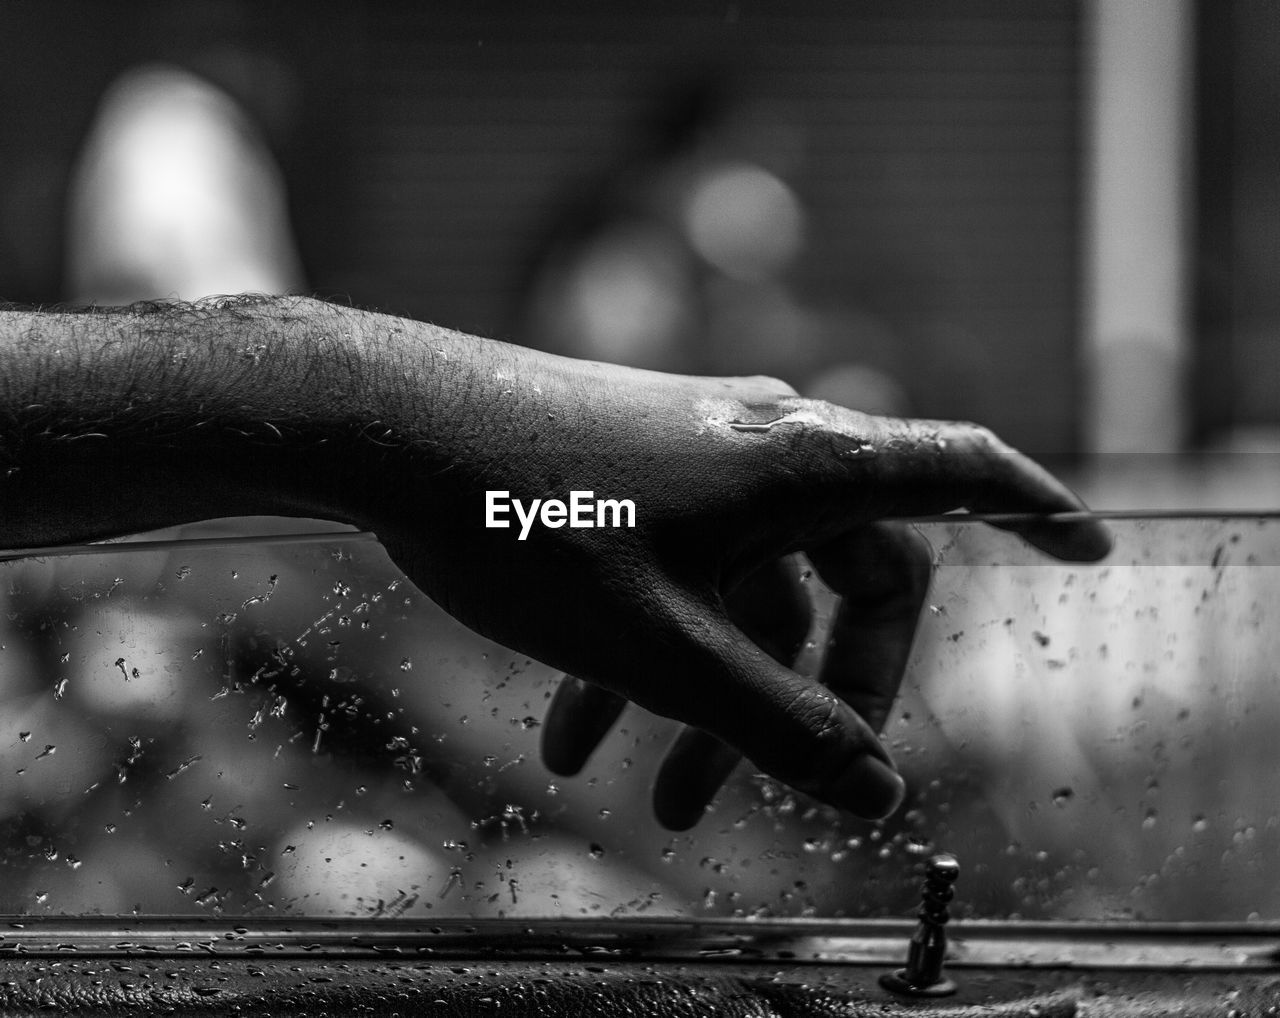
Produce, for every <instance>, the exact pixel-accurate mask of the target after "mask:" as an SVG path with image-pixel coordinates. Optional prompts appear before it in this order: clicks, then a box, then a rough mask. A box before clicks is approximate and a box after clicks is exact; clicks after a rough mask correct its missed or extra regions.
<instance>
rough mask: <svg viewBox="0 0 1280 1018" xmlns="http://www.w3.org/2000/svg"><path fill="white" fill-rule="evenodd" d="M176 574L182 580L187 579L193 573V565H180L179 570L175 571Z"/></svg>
mask: <svg viewBox="0 0 1280 1018" xmlns="http://www.w3.org/2000/svg"><path fill="white" fill-rule="evenodd" d="M174 575H175V576H176V577H177V578H178V579H180V580H185V579H186V578H187V577H188V576H190V575H191V567H190V566H179V567H178V571H177V572H176V573H174Z"/></svg>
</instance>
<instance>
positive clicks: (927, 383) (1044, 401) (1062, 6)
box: [0, 0, 1280, 456]
mask: <svg viewBox="0 0 1280 1018" xmlns="http://www.w3.org/2000/svg"><path fill="white" fill-rule="evenodd" d="M1278 44H1280V14H1278V13H1277V11H1276V9H1275V6H1274V5H1273V4H1270V3H1268V2H1266V0H1216V2H1203V3H1197V2H1194V0H1123V2H1114V3H1113V2H1107V0H1097V2H1055V0H1047V2H1043V3H1036V4H1025V3H1018V2H1016V0H973V2H968V3H964V4H943V3H932V2H927V0H894V2H888V0H860V2H857V3H846V2H834V0H798V2H797V3H795V4H789V5H787V6H786V8H785V9H783V8H782V7H779V6H777V5H772V4H767V3H760V2H723V0H716V2H694V3H683V2H682V3H665V2H641V3H639V4H635V5H628V7H627V9H626V10H625V11H618V10H615V9H608V10H606V9H605V8H602V7H601V6H600V5H598V4H591V3H587V2H574V0H568V2H563V0H557V2H554V3H547V4H539V5H537V7H536V8H531V7H529V6H528V5H522V4H516V3H495V2H479V3H468V4H460V3H458V4H455V3H437V4H429V5H424V4H413V3H392V2H385V3H374V4H367V5H359V7H358V8H356V7H353V6H352V5H347V4H335V3H325V2H321V3H310V2H308V3H290V2H279V3H273V4H269V5H261V4H251V3H235V2H184V3H124V4H111V5H102V4H95V3H89V2H83V3H77V2H67V0H54V2H50V3H39V4H37V3H24V2H15V3H8V4H5V5H4V6H3V9H0V47H2V48H3V53H4V59H3V61H0V94H2V95H3V97H4V101H3V103H2V104H0V296H3V297H4V298H5V299H8V300H13V301H51V300H60V299H73V298H77V297H79V298H98V299H101V298H102V297H103V296H104V295H103V294H100V293H93V292H90V291H91V290H92V288H93V287H92V286H91V285H86V284H89V283H95V282H96V281H94V280H86V279H84V278H83V277H77V275H76V273H77V271H81V270H77V268H76V265H77V257H78V255H77V251H76V250H75V241H74V240H73V239H72V238H71V237H69V234H68V231H69V229H71V228H72V227H74V226H75V220H74V216H71V215H70V214H69V209H70V208H72V207H73V205H74V203H73V202H72V201H71V198H72V195H73V192H74V181H75V179H76V177H75V173H76V165H77V163H76V160H77V158H78V157H80V156H82V155H84V154H85V153H86V146H87V145H88V139H89V138H90V135H91V131H92V129H93V127H94V125H95V122H97V123H99V124H101V121H100V120H99V121H95V118H96V117H98V118H100V117H101V116H103V114H104V108H103V102H104V97H106V98H108V99H109V97H110V96H111V94H112V93H111V89H112V86H113V85H116V86H119V85H120V82H121V76H122V75H127V74H129V73H130V72H132V71H136V70H137V69H138V68H139V67H143V66H146V65H148V64H154V63H156V62H160V63H161V64H163V65H167V66H168V67H170V68H172V69H181V70H183V71H185V72H188V73H190V74H194V75H197V76H198V77H199V80H200V81H202V82H204V83H207V85H209V86H211V87H212V88H214V89H216V90H217V91H218V93H219V94H221V95H223V96H225V97H226V98H227V99H228V100H229V101H231V102H234V103H235V104H236V105H237V107H238V109H239V111H240V116H241V117H242V121H243V122H242V124H241V128H240V129H241V130H243V131H245V132H248V133H249V134H250V135H251V141H252V144H253V145H254V146H260V147H261V149H262V150H263V153H264V154H265V156H266V157H267V158H269V159H270V161H271V163H273V164H274V166H275V167H276V168H278V169H277V170H276V171H275V172H278V174H279V179H280V181H281V182H282V184H283V186H284V188H285V190H284V191H283V192H282V193H283V196H284V197H283V200H284V202H285V207H284V211H285V213H286V214H287V218H288V223H289V225H290V228H291V232H292V235H293V236H294V237H295V238H296V255H293V256H291V257H294V258H295V260H294V261H292V262H291V263H290V271H291V272H292V275H291V276H290V277H289V278H288V279H287V281H289V282H292V283H293V284H294V285H295V286H296V288H298V289H305V290H308V291H313V292H316V293H319V294H323V295H330V296H341V297H344V298H349V299H350V300H352V301H354V302H356V303H358V304H362V305H369V306H374V307H378V308H382V309H385V310H388V311H392V312H395V313H399V314H406V315H412V316H415V317H422V318H426V319H429V320H432V321H436V322H439V323H441V324H446V325H449V326H451V327H456V328H459V329H463V330H467V331H473V332H476V333H480V334H483V335H488V336H493V337H498V338H507V339H511V340H514V341H519V342H528V343H532V344H539V345H545V346H554V345H556V344H559V345H561V346H563V347H569V348H573V347H581V346H582V345H583V344H584V343H585V342H588V341H586V340H583V339H582V334H583V333H584V332H585V331H586V329H587V326H588V325H590V326H592V327H595V328H596V335H597V338H596V339H595V340H594V342H595V343H596V344H597V345H598V346H599V347H600V349H598V350H595V351H594V352H596V353H600V354H608V355H611V356H612V357H613V359H617V360H628V359H630V360H636V361H647V362H653V363H668V364H670V365H672V366H675V367H681V366H691V367H696V368H697V369H699V370H703V369H705V370H709V371H741V372H751V371H756V370H762V369H763V370H768V371H773V372H776V373H779V374H783V375H785V376H786V377H788V378H789V379H790V380H792V381H793V382H795V383H796V384H798V385H801V386H805V387H807V388H808V389H810V390H811V391H816V392H819V393H821V394H829V395H834V396H842V395H844V396H850V397H851V396H859V395H862V396H865V397H866V399H865V400H864V402H868V403H878V404H880V405H883V406H884V407H886V408H889V409H903V410H906V411H908V412H911V413H916V414H922V415H929V416H939V417H963V418H973V419H977V420H981V421H983V422H985V423H988V424H990V425H991V426H992V427H993V428H994V429H996V430H997V431H998V432H999V433H1000V434H1002V435H1003V436H1004V437H1006V438H1007V439H1008V440H1009V441H1011V442H1012V443H1013V444H1015V445H1017V446H1018V447H1020V448H1024V449H1026V450H1028V451H1031V452H1035V453H1038V454H1042V455H1053V456H1078V455H1081V454H1088V453H1091V452H1095V451H1099V450H1106V451H1118V450H1119V451H1127V452H1135V451H1139V452H1156V451H1159V452H1168V451H1175V450H1181V449H1186V448H1206V447H1214V448H1218V447H1224V446H1238V445H1240V444H1241V443H1248V444H1249V446H1250V447H1251V448H1255V447H1256V446H1257V444H1258V442H1259V440H1260V439H1261V440H1262V441H1263V443H1264V444H1269V438H1267V437H1266V436H1268V435H1269V433H1270V429H1271V428H1272V427H1273V426H1274V425H1275V423H1276V421H1277V414H1278V413H1280V409H1278V408H1277V405H1276V401H1275V400H1274V399H1272V393H1273V392H1274V391H1275V390H1276V386H1277V383H1278V382H1280V352H1278V350H1277V344H1275V343H1274V342H1273V341H1272V340H1273V336H1274V332H1275V325H1276V319H1277V314H1278V308H1277V302H1280V297H1277V296H1276V288H1275V287H1274V286H1273V285H1270V283H1271V280H1272V279H1274V277H1275V273H1276V270H1277V267H1278V265H1277V260H1278V259H1280V252H1278V251H1277V241H1276V238H1277V237H1278V236H1280V228H1278V227H1280V222H1278V216H1280V211H1278V208H1280V177H1278V176H1277V174H1276V173H1275V172H1274V170H1275V166H1276V165H1277V158H1278V156H1280V152H1278V151H1277V149H1278V148H1280V131H1277V130H1276V119H1277V118H1278V117H1280V112H1278V111H1280V104H1277V103H1276V102H1275V98H1276V94H1277V90H1278V89H1280V69H1278V68H1280V61H1277V60H1276V59H1275V55H1276V52H1277V45H1278ZM126 84H127V83H126ZM135 85H136V82H135ZM138 91H139V90H138V89H137V88H134V90H133V95H132V96H129V95H125V96H124V97H123V98H122V97H121V96H120V94H119V93H118V92H117V93H116V100H117V102H116V109H117V110H118V109H119V108H120V106H121V105H122V104H123V105H126V106H127V105H128V103H129V102H131V101H132V102H138V103H139V104H140V105H145V102H141V101H140V100H138ZM143 91H145V90H143ZM173 91H174V90H173V89H167V90H166V89H164V88H160V89H159V90H158V92H159V93H160V94H165V95H168V97H169V98H170V99H171V100H172V99H173V95H172V93H173ZM106 112H109V110H108V111H106ZM176 119H178V120H182V119H183V118H182V117H181V115H180V114H179V115H176ZM96 200H99V201H102V200H105V199H102V197H101V195H99V197H98V198H97V199H96ZM725 224H734V225H733V226H732V228H729V227H727V226H726V225H725ZM82 232H83V231H82ZM738 248H741V249H742V250H745V251H747V252H748V253H747V255H745V256H742V255H740V253H735V252H737V251H738ZM285 260H286V261H288V259H287V258H286V259H285ZM267 281H270V280H267ZM116 282H119V281H118V280H116ZM98 285H99V288H100V289H101V288H102V287H101V285H100V283H99V284H98ZM126 289H128V288H127V287H126ZM201 295H202V294H186V293H183V294H182V296H201ZM105 296H108V297H109V296H111V294H106V295H105ZM600 305H605V306H609V307H611V308H612V309H613V310H612V311H610V312H608V313H607V314H605V313H603V312H601V311H600V310H599V306H600ZM592 316H594V317H592ZM629 316H631V317H635V318H639V319H643V320H644V322H645V327H644V328H640V327H639V326H637V325H636V324H635V323H634V322H631V321H629V320H628V318H629ZM602 318H604V319H607V323H605V324H602V322H601V319H602ZM574 323H576V326H575V324H574Z"/></svg>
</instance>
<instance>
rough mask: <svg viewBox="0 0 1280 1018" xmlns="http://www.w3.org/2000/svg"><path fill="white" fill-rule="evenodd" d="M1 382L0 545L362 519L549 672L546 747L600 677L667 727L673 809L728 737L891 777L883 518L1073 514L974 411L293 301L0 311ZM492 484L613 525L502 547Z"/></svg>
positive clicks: (868, 782) (907, 620) (587, 748)
mask: <svg viewBox="0 0 1280 1018" xmlns="http://www.w3.org/2000/svg"><path fill="white" fill-rule="evenodd" d="M0 378H2V379H4V384H3V385H0V448H2V449H4V450H5V451H6V454H7V456H8V460H9V464H10V466H9V473H8V474H7V476H6V478H5V480H4V482H3V484H0V541H2V543H4V544H6V545H8V546H10V547H14V546H21V545H23V544H25V545H28V546H35V545H44V544H51V543H56V542H58V541H68V540H81V539H86V538H93V537H102V536H108V535H109V534H113V533H123V532H129V531H137V530H141V529H146V528H149V527H158V526H166V525H171V524H174V523H180V522H187V521H189V520H194V519H201V518H209V517H213V516H225V515H249V514H277V515H306V516H315V517H324V518H330V519H337V520H342V521H344V522H350V523H354V524H356V525H358V526H362V527H366V528H368V529H372V530H374V531H376V532H377V533H378V534H379V536H380V537H381V538H382V540H383V543H384V544H385V545H386V547H387V549H388V551H389V552H390V553H391V555H392V558H393V559H394V560H395V561H396V563H397V564H398V565H399V566H400V567H401V568H402V569H403V570H404V571H405V572H406V574H407V575H408V576H409V578H410V579H411V580H412V581H413V582H414V583H415V584H416V585H417V586H418V587H419V588H420V589H421V590H422V591H423V592H425V593H426V594H428V595H429V596H430V597H432V598H433V599H434V600H436V601H437V602H438V603H439V604H441V605H442V606H443V607H444V608H445V609H446V610H447V611H449V612H450V613H451V614H453V615H454V616H456V617H457V618H458V619H460V620H461V621H462V622H464V623H466V624H467V625H469V626H471V627H472V628H474V629H475V630H476V631H478V632H480V633H482V634H484V635H485V636H488V637H490V638H492V639H494V640H496V641H498V642H500V643H502V644H505V645H506V646H509V647H511V648H512V649H514V650H517V651H520V652H522V653H526V654H529V655H530V656H532V657H534V658H537V659H539V660H541V661H543V662H545V663H547V664H550V665H552V666H554V667H557V668H560V669H563V670H564V671H565V672H566V673H567V674H568V675H570V676H572V677H573V678H571V679H567V680H566V682H565V683H564V685H563V686H562V688H561V690H560V692H559V693H558V695H557V696H556V698H555V700H554V701H553V704H552V707H551V710H550V713H549V715H548V718H547V721H546V724H545V726H544V728H543V732H544V740H543V749H544V755H545V757H546V759H547V762H548V764H549V765H550V766H551V768H552V769H553V770H556V771H557V772H560V773H573V772H576V771H577V770H579V769H580V768H581V767H582V766H583V765H584V763H585V762H586V760H587V757H588V756H589V755H590V753H591V751H592V750H593V749H594V747H595V746H596V744H597V743H598V742H599V740H600V739H601V738H603V736H604V735H605V733H606V732H607V730H608V728H609V726H610V724H611V723H612V721H613V720H614V719H615V718H616V717H617V715H618V713H619V711H620V709H621V706H622V704H623V702H624V701H625V700H631V701H634V702H635V703H638V704H640V705H642V706H644V707H646V708H648V709H649V710H652V711H654V712H656V713H658V714H661V715H664V716H667V717H671V718H676V719H678V720H680V721H683V722H685V723H686V724H687V725H689V726H691V727H690V729H689V730H687V731H685V732H684V733H683V734H682V735H681V736H680V737H679V738H678V740H677V741H676V743H675V745H674V746H673V747H672V749H671V751H670V753H669V755H668V756H667V759H666V761H665V762H664V764H663V766H662V768H661V770H660V773H659V776H658V779H657V782H656V786H655V789H654V806H655V809H656V812H657V815H658V817H659V819H660V820H661V821H662V822H663V823H665V824H667V825H668V826H671V827H675V828H682V827H688V826H690V825H692V824H693V823H694V822H696V820H697V818H698V816H699V815H700V814H701V812H702V810H703V807H704V806H705V804H706V802H707V801H708V800H709V799H710V797H711V796H712V795H713V794H714V792H715V790H716V788H717V787H718V786H719V784H720V783H721V781H722V780H723V779H724V777H725V776H726V775H727V774H728V772H729V770H731V769H732V767H733V766H734V764H735V763H736V762H737V760H738V759H739V757H740V756H741V755H745V756H746V757H748V758H749V759H750V760H751V761H752V763H753V764H754V765H755V766H756V767H757V768H759V769H761V770H764V771H767V772H768V773H770V774H772V775H774V776H775V777H777V778H779V779H780V780H782V781H785V782H787V783H789V784H791V785H792V786H794V787H796V788H798V789H801V790H803V791H805V792H808V793H810V794H812V795H814V796H816V797H818V798H820V799H822V800H824V801H826V802H829V803H831V804H833V805H835V806H838V807H841V808H844V809H847V810H850V811H852V812H854V813H857V814H859V815H861V816H865V817H879V816H883V815H885V814H887V813H889V812H891V811H892V810H893V809H894V808H896V806H897V805H898V803H899V802H900V801H901V798H902V794H903V786H902V782H901V779H900V778H899V777H898V776H897V774H896V772H895V771H894V769H893V764H892V761H891V760H890V758H889V755H888V752H887V751H886V750H885V748H884V746H883V745H882V744H881V742H880V739H879V738H878V732H879V730H880V728H881V727H882V726H883V724H884V721H885V718H886V716H887V714H888V711H889V709H890V707H891V705H892V703H893V700H894V697H895V696H896V693H897V689H898V685H899V683H900V682H901V679H902V672H903V668H904V667H905V664H906V660H907V656H908V654H909V651H910V646H911V640H912V637H913V634H914V631H915V626H916V620H917V618H918V615H919V612H920V608H921V606H922V604H923V602H924V598H925V595H926V592H927V589H928V582H929V573H930V552H929V549H928V548H927V546H926V545H925V544H924V542H923V541H922V539H921V538H920V537H919V536H918V535H917V534H916V533H915V532H914V531H912V530H911V529H910V528H909V527H907V526H904V525H901V524H897V523H893V522H889V521H888V518H891V517H902V516H913V515H921V514H933V513H939V512H947V511H950V510H954V509H970V510H974V511H1002V512H1032V513H1041V512H1057V511H1068V510H1075V509H1079V508H1081V504H1080V502H1079V500H1078V499H1076V498H1075V496H1074V495H1072V493H1071V492H1070V491H1068V490H1067V489H1066V488H1065V487H1063V486H1062V485H1061V484H1060V483H1059V482H1057V481H1056V480H1055V479H1054V478H1053V477H1051V476H1050V475H1049V474H1047V473H1046V472H1045V471H1044V470H1042V469H1041V468H1040V467H1038V466H1037V465H1036V464H1034V463H1033V462H1031V461H1030V460H1028V459H1026V458H1025V457H1023V456H1021V455H1019V454H1018V453H1016V452H1015V451H1013V450H1012V449H1010V448H1008V447H1007V446H1005V445H1004V444H1003V443H1001V442H1000V441H999V440H998V439H996V438H995V437H994V436H993V435H991V434H990V432H988V431H986V430H985V429H983V428H980V427H977V426H974V425H970V424H963V423H949V422H935V421H911V420H898V419H887V418H878V417H873V416H869V415H866V414H861V413H858V412H856V411H852V410H847V409H843V408H840V407H835V406H832V405H830V404H826V403H820V402H815V401H811V400H804V399H801V398H799V397H798V396H797V395H796V393H795V391H794V390H792V389H791V388H790V387H789V386H787V385H786V384H785V383H783V382H780V381H778V380H776V379H771V378H694V377H687V376H676V375H667V374H662V373H658V372H651V371H639V370H633V369H627V368H621V367H617V366H612V365H605V364H596V363H591V362H584V361H576V360H570V359H567V358H560V357H555V356H551V355H547V354H540V353H537V352H533V351H529V350H525V349H522V348H518V347H514V346H508V345H505V344H501V343H492V342H488V341H484V340H480V339H476V338H474V337H470V336H464V335H461V334H458V333H453V332H449V331H447V330H443V329H438V328H435V327H433V326H428V325H424V324H422V323H418V322H411V321H407V320H404V319H397V318H392V317H389V316H384V315H377V314H372V313H368V312H361V311H355V310H352V309H349V308H335V307H332V306H330V305H326V304H323V303H321V302H318V301H311V300H306V299H301V298H281V299H261V300H259V301H256V302H251V303H245V304H237V305H234V306H232V307H230V308H224V309H218V308H213V307H205V308H202V309H199V313H198V314H197V313H192V312H191V311H190V310H188V311H187V312H185V313H173V312H166V311H164V310H163V309H159V310H156V309H152V310H151V311H149V312H146V313H140V312H136V313H132V314H129V313H117V314H115V315H104V314H81V315H34V316H33V315H31V314H26V315H25V316H23V315H22V314H21V313H13V312H0ZM103 476H109V478H110V483H111V491H112V492H113V494H114V495H115V496H116V497H114V498H113V499H111V500H110V501H109V504H104V501H103V499H102V498H101V497H100V496H101V491H102V487H101V484H100V483H94V481H95V479H96V478H101V477H103ZM91 487H92V489H93V490H92V492H90V491H89V489H90V488H91ZM494 489H501V490H506V491H509V492H510V495H511V497H512V498H513V499H520V500H521V501H522V502H524V503H526V504H528V503H532V501H533V500H534V499H538V498H542V499H547V498H559V499H563V498H565V497H566V496H567V495H568V493H569V492H570V491H572V490H583V491H585V490H589V491H593V492H594V493H595V495H596V496H597V497H599V498H614V499H630V500H632V501H633V502H634V503H635V506H636V514H635V515H636V521H635V522H636V525H635V527H634V528H616V529H615V528H591V529H572V528H569V527H560V528H550V527H545V526H540V525H536V526H534V527H533V528H531V530H530V532H529V533H528V535H527V540H523V541H520V540H517V533H518V532H517V531H516V530H512V529H507V530H503V529H490V528H487V527H486V526H485V516H486V513H485V493H486V491H489V490H494ZM1017 529H1018V530H1019V532H1020V533H1021V535H1022V536H1023V537H1024V538H1025V539H1026V540H1027V541H1029V542H1031V543H1032V544H1034V545H1035V546H1037V547H1039V548H1041V549H1043V550H1044V551H1045V552H1046V553H1048V554H1050V555H1053V556H1056V557H1059V558H1063V559H1071V560H1080V561H1089V560H1095V559H1098V558H1100V557H1102V556H1104V555H1105V554H1106V553H1107V551H1108V549H1109V546H1110V542H1109V538H1108V535H1107V534H1106V532H1105V531H1104V530H1103V529H1101V527H1100V526H1099V525H1098V524H1096V523H1092V522H1087V521H1086V522H1076V523H1071V524H1044V523H1042V524H1030V525H1020V526H1019V527H1018V528H1017ZM797 552H803V553H804V554H805V555H806V556H807V558H808V560H809V561H810V562H811V563H812V566H813V568H814V569H816V570H817V572H818V573H819V574H820V575H821V577H822V579H823V580H824V581H825V582H826V583H827V585H828V586H830V587H831V588H833V589H834V590H835V591H836V592H837V593H839V594H840V595H841V597H842V606H841V608H840V610H839V613H838V615H837V618H836V621H835V624H834V626H833V628H832V633H831V646H830V648H829V649H828V652H827V654H826V663H825V665H824V667H823V671H822V674H821V675H820V676H818V678H817V680H816V681H815V680H813V679H807V678H804V677H802V676H800V675H799V674H798V673H796V672H795V671H793V670H792V669H791V668H790V667H789V665H790V661H791V657H792V655H793V653H794V648H795V646H796V645H797V644H798V642H799V640H800V639H802V638H803V635H804V633H805V631H806V630H807V628H808V619H807V614H806V613H807V610H808V607H807V602H806V599H804V598H803V597H802V596H801V594H800V592H799V590H798V582H799V581H798V576H797V572H796V567H795V564H794V560H793V559H792V558H791V556H793V555H794V554H795V553H797Z"/></svg>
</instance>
